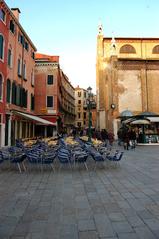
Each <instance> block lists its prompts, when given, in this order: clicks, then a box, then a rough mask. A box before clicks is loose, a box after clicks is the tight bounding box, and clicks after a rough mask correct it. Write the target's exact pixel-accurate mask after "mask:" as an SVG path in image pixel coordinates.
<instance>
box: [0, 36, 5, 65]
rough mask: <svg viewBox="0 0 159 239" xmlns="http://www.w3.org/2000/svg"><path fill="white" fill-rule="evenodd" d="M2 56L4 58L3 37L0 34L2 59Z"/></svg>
mask: <svg viewBox="0 0 159 239" xmlns="http://www.w3.org/2000/svg"><path fill="white" fill-rule="evenodd" d="M3 58H4V38H3V36H2V35H1V34H0V59H2V60H3Z"/></svg>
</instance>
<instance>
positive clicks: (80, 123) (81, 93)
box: [75, 86, 88, 128]
mask: <svg viewBox="0 0 159 239" xmlns="http://www.w3.org/2000/svg"><path fill="white" fill-rule="evenodd" d="M86 99H87V90H85V89H83V88H80V87H79V86H77V87H76V88H75V114H76V118H75V126H76V127H78V128H85V127H87V126H88V112H87V106H86Z"/></svg>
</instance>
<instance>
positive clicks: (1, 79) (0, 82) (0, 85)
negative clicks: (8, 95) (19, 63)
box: [0, 74, 3, 101]
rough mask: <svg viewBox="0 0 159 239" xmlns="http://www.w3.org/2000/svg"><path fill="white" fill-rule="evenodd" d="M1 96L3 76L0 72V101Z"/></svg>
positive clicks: (0, 99)
mask: <svg viewBox="0 0 159 239" xmlns="http://www.w3.org/2000/svg"><path fill="white" fill-rule="evenodd" d="M2 98H3V78H2V75H1V74H0V101H2Z"/></svg>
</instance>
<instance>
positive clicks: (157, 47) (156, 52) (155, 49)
mask: <svg viewBox="0 0 159 239" xmlns="http://www.w3.org/2000/svg"><path fill="white" fill-rule="evenodd" d="M152 54H159V45H157V46H155V47H154V48H153V49H152Z"/></svg>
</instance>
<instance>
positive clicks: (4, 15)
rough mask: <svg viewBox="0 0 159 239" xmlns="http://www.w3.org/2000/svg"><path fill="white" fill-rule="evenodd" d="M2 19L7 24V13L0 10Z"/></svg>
mask: <svg viewBox="0 0 159 239" xmlns="http://www.w3.org/2000/svg"><path fill="white" fill-rule="evenodd" d="M0 19H1V20H2V21H3V22H5V20H6V13H5V11H4V10H3V9H0Z"/></svg>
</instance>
